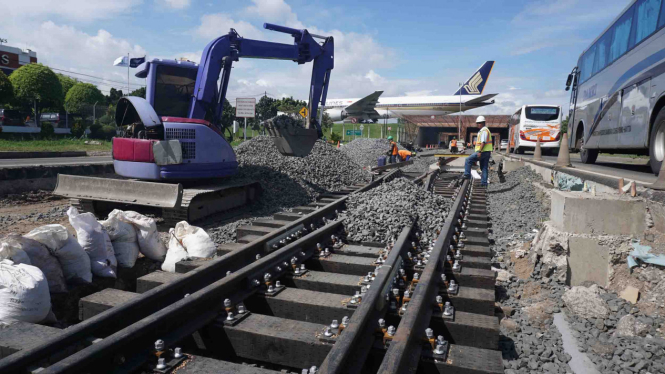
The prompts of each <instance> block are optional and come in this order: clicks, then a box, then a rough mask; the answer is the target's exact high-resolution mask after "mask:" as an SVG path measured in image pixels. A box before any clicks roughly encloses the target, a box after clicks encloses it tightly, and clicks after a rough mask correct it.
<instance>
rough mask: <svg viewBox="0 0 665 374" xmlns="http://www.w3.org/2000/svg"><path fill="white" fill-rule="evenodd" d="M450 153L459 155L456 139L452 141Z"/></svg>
mask: <svg viewBox="0 0 665 374" xmlns="http://www.w3.org/2000/svg"><path fill="white" fill-rule="evenodd" d="M450 152H451V153H457V139H455V137H453V140H451V141H450Z"/></svg>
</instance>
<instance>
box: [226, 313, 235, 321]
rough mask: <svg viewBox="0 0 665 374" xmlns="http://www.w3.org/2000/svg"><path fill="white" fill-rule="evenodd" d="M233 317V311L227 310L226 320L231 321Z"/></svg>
mask: <svg viewBox="0 0 665 374" xmlns="http://www.w3.org/2000/svg"><path fill="white" fill-rule="evenodd" d="M235 319H236V317H235V316H234V315H233V312H228V313H227V315H226V320H227V321H233V320H235Z"/></svg>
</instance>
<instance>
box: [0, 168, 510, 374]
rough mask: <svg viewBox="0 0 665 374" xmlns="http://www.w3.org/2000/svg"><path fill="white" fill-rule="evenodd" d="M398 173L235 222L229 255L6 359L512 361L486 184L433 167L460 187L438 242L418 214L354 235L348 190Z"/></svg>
mask: <svg viewBox="0 0 665 374" xmlns="http://www.w3.org/2000/svg"><path fill="white" fill-rule="evenodd" d="M395 173H396V172H394V171H393V172H390V173H388V174H385V175H384V176H383V177H380V178H377V179H376V180H375V181H373V182H371V183H369V184H368V185H365V186H353V187H351V188H349V189H347V190H346V191H343V192H341V193H339V194H330V195H327V196H326V195H324V196H323V197H322V198H321V199H320V200H318V201H317V202H315V203H312V204H310V206H308V207H301V208H300V209H299V208H295V209H293V211H292V212H289V213H281V214H278V215H276V216H275V220H274V222H268V221H265V222H262V221H259V222H258V224H257V223H256V222H255V223H254V225H253V226H249V227H239V228H238V238H239V239H238V242H239V243H236V244H233V245H226V246H223V247H221V248H220V250H221V251H228V253H227V254H226V255H225V256H223V257H221V258H218V259H215V260H214V261H207V262H206V261H191V262H181V263H178V267H177V268H176V269H177V271H179V272H182V273H177V274H172V273H161V272H160V273H153V274H149V275H148V276H146V277H143V278H148V279H144V280H143V281H142V282H140V283H139V284H141V285H142V286H140V287H141V290H140V291H141V292H143V293H141V294H135V295H125V296H128V297H116V299H119V300H126V301H124V302H122V303H119V304H118V305H108V304H105V305H102V307H105V308H107V309H108V308H110V309H108V310H106V311H103V312H102V310H101V309H103V308H100V310H99V314H96V315H92V314H94V313H91V315H90V316H89V319H86V320H85V321H83V322H81V323H80V324H78V325H75V326H72V327H70V328H69V329H66V330H63V331H62V332H61V333H59V334H57V335H56V336H55V337H53V338H51V339H48V340H46V341H44V342H42V344H39V345H37V346H36V347H33V348H29V349H24V350H22V351H20V352H17V353H14V354H13V355H11V356H8V357H6V358H5V359H3V360H0V372H2V373H12V372H17V373H22V372H30V371H32V370H34V369H35V368H40V367H41V368H43V370H42V371H41V373H83V372H95V373H96V372H151V373H166V372H178V373H188V372H191V373H201V372H211V373H212V372H215V373H255V374H256V373H264V374H268V373H276V372H280V370H282V372H283V371H284V370H286V371H288V372H301V371H302V372H303V373H306V372H309V373H313V372H321V373H365V372H368V373H376V372H380V373H405V372H414V373H415V372H422V373H430V372H432V373H433V372H444V371H445V372H446V373H448V372H451V373H499V372H503V366H502V361H501V354H500V352H499V351H498V350H497V349H498V339H499V331H498V319H497V318H496V317H494V274H493V272H492V271H491V270H489V269H490V250H489V242H488V241H487V235H486V234H487V229H488V222H487V215H486V211H485V206H484V204H485V199H486V196H485V191H484V190H482V189H480V188H478V187H475V186H473V185H471V184H470V183H469V182H468V181H464V182H462V181H461V180H460V179H459V177H458V176H456V175H446V174H442V175H437V174H435V173H429V174H426V175H423V176H421V177H420V178H417V179H420V182H421V183H422V184H423V186H424V188H427V187H428V186H431V188H432V190H433V191H434V192H435V193H438V194H441V195H443V196H446V197H449V198H451V199H452V200H453V205H452V208H451V210H450V212H449V214H448V216H447V218H446V221H445V225H444V227H442V228H441V229H440V235H439V237H438V239H437V240H436V242H434V243H432V242H424V241H420V239H419V238H420V236H419V235H418V233H417V232H416V230H415V228H414V224H413V223H412V224H411V225H408V227H404V228H403V230H402V232H401V234H400V235H399V237H398V239H397V240H396V241H395V242H394V243H346V241H345V240H344V239H345V232H344V226H343V222H341V221H340V220H337V219H336V211H339V210H341V209H343V207H344V202H345V201H346V199H347V196H348V194H350V193H355V192H360V191H366V190H368V189H370V188H372V187H373V186H375V185H377V184H379V183H381V182H382V181H383V180H386V179H390V178H392V177H393V176H395ZM280 221H281V222H280ZM282 223H283V225H281V226H280V227H275V226H277V225H279V224H282ZM270 224H272V226H270ZM254 226H256V227H254ZM160 276H161V277H162V278H159V277H160ZM160 284H161V285H160ZM137 287H138V286H137ZM153 287H154V288H153ZM102 292H104V291H102ZM114 292H115V291H114ZM130 296H131V297H130ZM92 299H94V298H92Z"/></svg>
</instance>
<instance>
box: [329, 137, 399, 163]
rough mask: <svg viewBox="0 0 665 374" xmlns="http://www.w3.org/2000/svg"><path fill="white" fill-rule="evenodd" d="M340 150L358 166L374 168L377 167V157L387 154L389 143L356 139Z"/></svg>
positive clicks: (384, 140)
mask: <svg viewBox="0 0 665 374" xmlns="http://www.w3.org/2000/svg"><path fill="white" fill-rule="evenodd" d="M340 149H341V151H342V152H344V154H346V155H347V156H349V158H351V159H352V160H353V161H354V162H355V163H357V164H358V165H360V166H362V167H367V166H369V167H374V166H377V163H378V158H379V156H385V155H386V154H387V152H388V150H389V149H390V142H389V141H388V140H387V139H372V138H370V139H366V138H358V139H355V140H353V141H350V142H349V143H347V144H345V145H343V146H342V147H341V148H340Z"/></svg>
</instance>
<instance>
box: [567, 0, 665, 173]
mask: <svg viewBox="0 0 665 374" xmlns="http://www.w3.org/2000/svg"><path fill="white" fill-rule="evenodd" d="M664 9H665V0H633V1H631V2H630V4H628V6H627V7H626V8H625V9H624V10H623V11H622V12H621V14H619V15H618V16H617V17H616V18H615V19H614V21H613V22H612V23H611V24H610V25H609V26H608V27H607V28H606V29H605V30H604V31H603V32H602V33H601V34H600V36H598V37H597V38H596V40H594V42H593V43H591V46H589V48H587V49H586V50H585V51H584V52H583V53H582V54H581V55H580V58H579V60H578V62H577V66H576V67H575V68H574V69H573V71H572V73H571V74H570V75H569V76H568V80H567V81H566V90H568V89H571V88H572V92H571V96H570V117H569V118H570V120H569V125H568V138H569V146H570V148H571V149H574V150H578V151H580V158H581V159H582V162H584V163H587V164H592V163H594V162H595V161H596V158H597V157H598V153H599V152H601V151H602V152H607V153H631V154H642V155H649V156H650V163H651V169H652V170H653V172H654V173H656V174H658V171H659V170H660V165H661V162H662V161H663V159H664V158H665V110H663V108H664V107H665V74H663V73H665V28H664V27H663V26H665V10H664Z"/></svg>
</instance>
